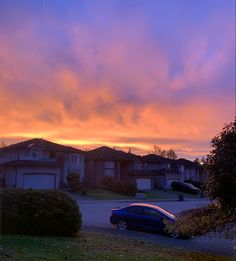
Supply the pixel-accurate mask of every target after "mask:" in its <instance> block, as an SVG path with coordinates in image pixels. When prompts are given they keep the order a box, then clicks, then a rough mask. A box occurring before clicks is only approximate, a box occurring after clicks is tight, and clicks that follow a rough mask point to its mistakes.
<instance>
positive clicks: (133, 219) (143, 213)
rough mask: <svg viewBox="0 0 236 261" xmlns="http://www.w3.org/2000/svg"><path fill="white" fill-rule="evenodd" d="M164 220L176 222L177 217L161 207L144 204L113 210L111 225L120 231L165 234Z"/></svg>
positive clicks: (133, 204)
mask: <svg viewBox="0 0 236 261" xmlns="http://www.w3.org/2000/svg"><path fill="white" fill-rule="evenodd" d="M164 220H167V221H170V222H175V221H176V217H175V215H173V214H172V213H170V212H169V211H167V210H165V209H163V208H161V207H159V206H156V205H152V204H144V203H132V204H129V205H127V206H125V207H118V208H113V209H112V213H111V216H110V223H111V224H112V225H114V226H116V227H117V228H118V229H119V230H126V229H137V230H144V231H150V232H161V233H165V223H164ZM172 236H173V237H177V235H172Z"/></svg>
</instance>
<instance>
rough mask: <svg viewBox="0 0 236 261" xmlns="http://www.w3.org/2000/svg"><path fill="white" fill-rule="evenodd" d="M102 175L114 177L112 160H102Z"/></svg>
mask: <svg viewBox="0 0 236 261" xmlns="http://www.w3.org/2000/svg"><path fill="white" fill-rule="evenodd" d="M104 176H108V177H114V176H115V163H114V161H105V162H104Z"/></svg>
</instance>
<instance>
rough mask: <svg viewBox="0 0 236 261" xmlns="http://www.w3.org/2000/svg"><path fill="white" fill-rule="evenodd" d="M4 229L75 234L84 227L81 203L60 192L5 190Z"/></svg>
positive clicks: (33, 232) (9, 231)
mask: <svg viewBox="0 0 236 261" xmlns="http://www.w3.org/2000/svg"><path fill="white" fill-rule="evenodd" d="M1 197H2V199H1V200H2V232H3V233H5V234H27V235H50V236H51V235H56V236H59V235H61V236H72V235H73V234H75V233H77V232H78V231H79V230H80V228H81V214H80V210H79V207H78V206H77V203H76V202H75V201H74V200H73V199H71V198H70V197H69V196H68V195H67V194H65V193H63V192H60V191H41V190H20V189H4V190H3V191H2V195H1Z"/></svg>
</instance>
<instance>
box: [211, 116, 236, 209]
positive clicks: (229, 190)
mask: <svg viewBox="0 0 236 261" xmlns="http://www.w3.org/2000/svg"><path fill="white" fill-rule="evenodd" d="M211 144H212V147H213V150H212V151H211V152H210V154H209V155H208V157H207V170H208V175H209V176H208V182H207V184H206V192H207V193H208V195H209V196H210V198H211V199H216V200H217V201H218V202H219V203H220V206H222V207H223V208H229V209H232V208H233V209H236V118H235V120H234V122H231V123H229V124H227V125H225V127H224V128H223V129H222V131H221V132H220V133H219V134H218V135H217V136H216V137H214V138H213V139H212V141H211Z"/></svg>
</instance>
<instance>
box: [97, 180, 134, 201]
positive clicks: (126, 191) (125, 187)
mask: <svg viewBox="0 0 236 261" xmlns="http://www.w3.org/2000/svg"><path fill="white" fill-rule="evenodd" d="M101 184H102V186H103V187H104V188H105V189H107V190H110V191H113V192H116V193H119V194H122V195H126V196H135V195H136V192H137V185H136V182H132V181H128V182H122V181H118V180H116V179H114V178H113V177H108V176H105V177H103V178H102V179H101Z"/></svg>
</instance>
